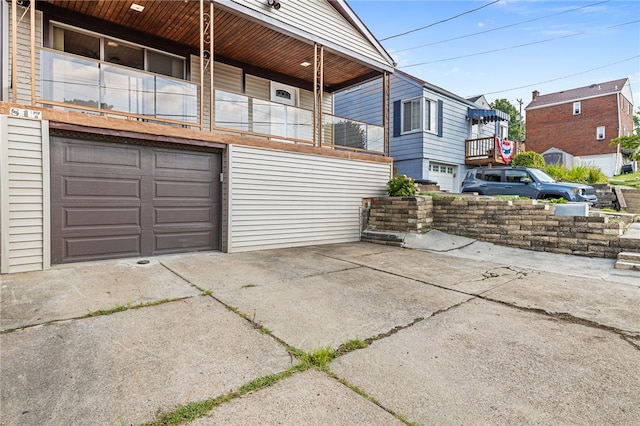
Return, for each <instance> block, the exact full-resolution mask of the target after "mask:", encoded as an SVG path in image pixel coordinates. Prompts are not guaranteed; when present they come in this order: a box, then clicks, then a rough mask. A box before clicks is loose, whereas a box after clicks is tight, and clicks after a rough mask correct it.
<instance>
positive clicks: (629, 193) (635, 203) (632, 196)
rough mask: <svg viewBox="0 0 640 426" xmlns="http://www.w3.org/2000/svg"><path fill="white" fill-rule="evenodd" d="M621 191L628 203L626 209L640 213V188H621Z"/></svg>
mask: <svg viewBox="0 0 640 426" xmlns="http://www.w3.org/2000/svg"><path fill="white" fill-rule="evenodd" d="M621 192H622V196H623V197H624V202H625V204H626V208H625V210H626V211H628V212H629V213H640V190H638V189H626V188H621Z"/></svg>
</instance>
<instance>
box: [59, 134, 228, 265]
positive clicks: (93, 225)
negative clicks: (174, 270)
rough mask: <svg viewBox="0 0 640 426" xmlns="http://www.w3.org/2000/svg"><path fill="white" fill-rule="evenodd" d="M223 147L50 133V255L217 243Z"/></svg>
mask: <svg viewBox="0 0 640 426" xmlns="http://www.w3.org/2000/svg"><path fill="white" fill-rule="evenodd" d="M220 164H221V154H220V153H212V152H196V151H183V150H175V149H168V148H158V147H151V146H142V145H129V144H117V143H111V142H96V141H86V140H79V139H73V138H65V137H51V262H52V263H65V262H78V261H86V260H98V259H112V258H119V257H131V256H149V255H156V254H164V253H178V252H188V251H198V250H218V249H219V244H220V243H219V228H220V184H219V183H218V181H219V173H220Z"/></svg>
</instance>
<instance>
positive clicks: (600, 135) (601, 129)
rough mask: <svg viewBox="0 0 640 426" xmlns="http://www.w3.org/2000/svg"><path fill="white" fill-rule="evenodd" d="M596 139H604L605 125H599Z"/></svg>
mask: <svg viewBox="0 0 640 426" xmlns="http://www.w3.org/2000/svg"><path fill="white" fill-rule="evenodd" d="M596 139H598V140H599V141H601V140H604V126H599V127H598V128H597V129H596Z"/></svg>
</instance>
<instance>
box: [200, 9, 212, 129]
mask: <svg viewBox="0 0 640 426" xmlns="http://www.w3.org/2000/svg"><path fill="white" fill-rule="evenodd" d="M213 18H214V16H213V1H211V2H209V60H210V61H211V62H210V64H211V65H210V66H209V131H210V132H213V127H214V123H215V118H216V110H215V106H216V99H215V89H214V87H213V68H214V57H215V56H214V52H215V49H214V47H215V46H214V38H213V36H214V28H213V22H214V19H213ZM200 90H202V87H200Z"/></svg>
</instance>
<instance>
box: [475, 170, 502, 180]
mask: <svg viewBox="0 0 640 426" xmlns="http://www.w3.org/2000/svg"><path fill="white" fill-rule="evenodd" d="M480 179H482V180H486V181H487V182H500V181H501V180H502V173H501V172H500V170H485V171H484V172H483V173H482V176H481V177H480Z"/></svg>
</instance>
